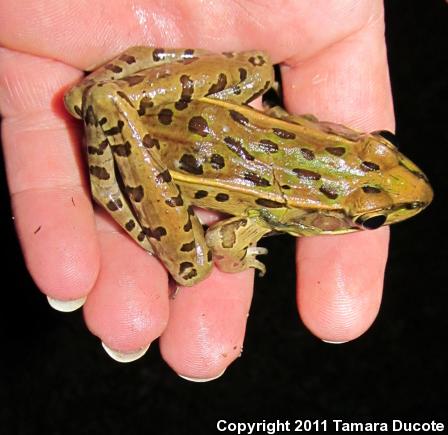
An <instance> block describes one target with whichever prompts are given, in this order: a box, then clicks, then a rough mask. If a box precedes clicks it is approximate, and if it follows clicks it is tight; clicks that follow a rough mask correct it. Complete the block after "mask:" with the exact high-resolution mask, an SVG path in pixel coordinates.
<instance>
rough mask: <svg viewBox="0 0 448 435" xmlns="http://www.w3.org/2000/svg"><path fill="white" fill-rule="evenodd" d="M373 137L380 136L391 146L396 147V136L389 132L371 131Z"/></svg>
mask: <svg viewBox="0 0 448 435" xmlns="http://www.w3.org/2000/svg"><path fill="white" fill-rule="evenodd" d="M371 134H373V135H375V136H381V137H382V138H384V139H386V140H388V141H389V142H390V143H391V144H393V145H395V146H397V144H396V141H397V138H396V136H395V135H394V134H393V133H392V132H391V131H389V130H377V131H372V133H371Z"/></svg>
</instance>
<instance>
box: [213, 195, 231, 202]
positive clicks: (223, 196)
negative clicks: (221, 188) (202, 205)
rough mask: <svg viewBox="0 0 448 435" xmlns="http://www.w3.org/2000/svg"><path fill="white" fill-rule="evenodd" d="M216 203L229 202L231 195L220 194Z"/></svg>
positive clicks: (216, 197)
mask: <svg viewBox="0 0 448 435" xmlns="http://www.w3.org/2000/svg"><path fill="white" fill-rule="evenodd" d="M215 199H216V201H218V202H226V201H228V200H229V195H227V193H218V194H217V195H216V196H215Z"/></svg>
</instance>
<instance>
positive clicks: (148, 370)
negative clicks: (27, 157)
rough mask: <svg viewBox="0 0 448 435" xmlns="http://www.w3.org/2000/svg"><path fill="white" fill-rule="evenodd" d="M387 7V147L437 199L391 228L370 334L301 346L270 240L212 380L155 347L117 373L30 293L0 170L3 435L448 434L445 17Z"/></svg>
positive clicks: (415, 7) (278, 250)
mask: <svg viewBox="0 0 448 435" xmlns="http://www.w3.org/2000/svg"><path fill="white" fill-rule="evenodd" d="M386 3H387V4H386V12H387V39H388V46H389V59H390V68H391V78H392V87H393V91H394V99H395V108H396V114H397V134H398V141H399V142H400V144H401V148H402V150H404V152H405V153H406V155H408V156H409V157H411V159H412V160H414V161H416V162H418V164H419V166H421V167H422V168H423V169H424V170H425V172H426V174H427V175H428V177H429V178H430V180H431V182H432V184H433V186H434V188H435V194H436V196H435V200H434V202H433V204H432V205H431V206H430V207H429V208H428V209H427V210H426V211H425V212H424V213H422V214H421V215H419V216H418V217H417V218H415V219H411V220H410V221H407V222H404V223H402V224H400V225H397V226H396V227H394V228H393V231H392V241H391V250H390V258H389V262H388V267H387V273H386V281H385V294H384V300H383V304H382V308H381V312H380V314H379V317H378V318H377V320H376V322H375V323H374V324H373V326H372V328H371V329H370V330H369V331H368V332H367V333H366V334H364V335H363V336H362V337H361V338H359V339H358V340H355V341H354V342H352V343H348V344H343V345H329V344H325V343H322V342H321V341H320V340H319V339H317V338H315V337H314V336H312V335H311V333H309V332H308V331H307V330H306V329H305V328H304V326H303V325H302V324H301V322H300V319H299V318H298V315H297V312H296V304H295V296H294V290H293V289H294V282H295V280H294V277H293V276H289V277H288V276H286V274H285V271H287V270H292V269H293V268H294V264H293V263H294V241H293V239H292V238H290V237H279V238H270V239H268V240H266V242H265V245H266V246H267V247H268V248H269V249H270V255H269V258H268V259H267V263H268V265H269V272H268V276H267V277H266V278H264V279H260V280H258V281H257V283H256V292H255V297H254V303H253V306H252V309H251V316H250V318H249V322H248V330H247V337H246V341H245V346H244V349H245V350H244V353H243V357H242V358H240V359H238V360H237V361H236V362H235V363H234V364H232V365H231V367H229V369H228V370H227V373H226V374H225V375H224V376H223V377H222V378H220V379H219V380H217V381H214V382H212V383H208V384H207V383H206V384H194V383H189V382H187V381H184V380H182V379H180V378H178V377H177V376H176V374H175V373H173V372H172V371H171V370H170V369H169V367H168V366H167V365H166V364H165V363H164V362H163V361H162V360H161V358H160V355H159V353H158V350H157V345H154V346H152V348H151V350H150V352H149V353H148V354H147V355H146V356H145V357H144V358H143V359H141V360H139V361H137V362H135V363H133V364H127V365H123V364H119V363H116V362H114V361H113V360H111V359H110V358H109V357H107V356H106V354H105V353H104V351H103V349H102V348H101V346H100V343H99V340H98V339H97V338H95V337H93V336H91V335H90V334H89V332H88V331H87V329H86V328H85V325H84V323H83V319H82V315H81V312H80V311H79V312H76V313H72V314H68V315H67V314H62V313H58V312H56V311H53V310H52V309H50V308H49V306H48V305H47V302H46V299H45V298H44V297H43V296H42V295H41V294H40V293H39V291H38V290H37V288H36V287H35V286H34V284H33V282H32V280H31V279H30V277H29V275H28V273H27V271H26V269H25V267H24V264H23V260H22V257H21V252H20V249H19V246H18V243H17V240H16V237H15V233H14V228H13V223H12V220H11V217H10V216H11V211H10V210H9V209H8V206H7V204H8V202H9V199H8V194H7V189H6V181H5V177H4V173H3V169H2V174H1V177H2V178H1V180H2V183H1V185H2V190H1V192H2V204H3V205H2V208H3V210H4V211H3V212H2V213H1V217H0V218H1V226H2V229H3V231H2V233H3V235H2V245H3V246H2V251H3V255H4V259H3V261H2V266H3V272H2V276H3V284H2V296H3V301H2V307H3V310H2V315H1V317H0V343H1V345H2V352H1V354H0V355H1V356H2V357H1V359H0V432H1V433H4V434H16V433H18V434H28V433H29V434H34V433H45V434H59V433H61V434H62V433H63V434H72V433H76V434H84V433H89V434H92V433H109V434H120V433H149V432H150V431H154V432H156V433H161V434H171V433H177V434H184V433H215V424H216V421H217V420H218V419H221V418H224V419H227V420H229V421H262V420H263V419H266V420H268V421H269V420H270V419H276V418H288V419H289V420H291V421H294V419H306V418H321V419H323V418H327V419H330V418H333V417H334V418H346V419H347V420H348V421H390V420H389V419H390V418H400V417H401V418H404V419H406V420H408V421H418V420H420V421H430V420H433V419H436V420H439V421H444V422H445V423H447V422H448V420H447V418H446V406H447V405H446V404H447V373H446V367H447V357H446V347H447V344H448V337H447V330H448V328H447V326H448V325H447V315H446V313H447V302H448V301H447V290H448V286H447V282H446V278H445V276H444V275H442V273H443V269H445V270H446V269H447V268H448V263H447V255H446V252H447V244H446V236H445V232H446V227H447V218H446V215H445V213H444V210H445V201H446V200H447V175H448V174H447V169H446V165H447V162H448V157H447V144H448V141H447V131H448V123H447V116H448V113H447V110H446V107H447V96H448V93H447V77H448V74H447V73H448V70H447V67H446V60H447V59H446V58H447V44H446V42H447V31H446V29H447V27H448V21H447V18H448V13H447V6H446V4H445V3H444V2H443V1H435V0H433V1H420V2H411V1H408V0H393V1H388V2H386ZM276 287H279V288H281V289H283V290H281V291H277V290H273V289H275V288H276ZM157 427H158V428H159V429H158V430H157V431H156V428H157Z"/></svg>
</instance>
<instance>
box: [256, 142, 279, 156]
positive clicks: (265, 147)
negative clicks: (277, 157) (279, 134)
mask: <svg viewBox="0 0 448 435" xmlns="http://www.w3.org/2000/svg"><path fill="white" fill-rule="evenodd" d="M258 145H259V146H260V148H261V151H262V152H265V153H271V154H274V153H276V152H277V151H278V145H277V144H276V143H275V142H272V140H269V139H261V140H260V142H258Z"/></svg>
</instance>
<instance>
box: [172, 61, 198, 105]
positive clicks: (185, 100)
mask: <svg viewBox="0 0 448 435" xmlns="http://www.w3.org/2000/svg"><path fill="white" fill-rule="evenodd" d="M190 62H191V59H190ZM180 83H181V85H182V93H181V95H180V99H179V101H177V102H176V104H175V105H174V106H175V107H176V109H177V110H183V109H185V108H186V107H187V106H188V104H189V103H190V102H191V97H192V96H193V92H194V82H193V80H191V79H190V77H188V76H187V75H185V74H184V75H182V76H181V77H180Z"/></svg>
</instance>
